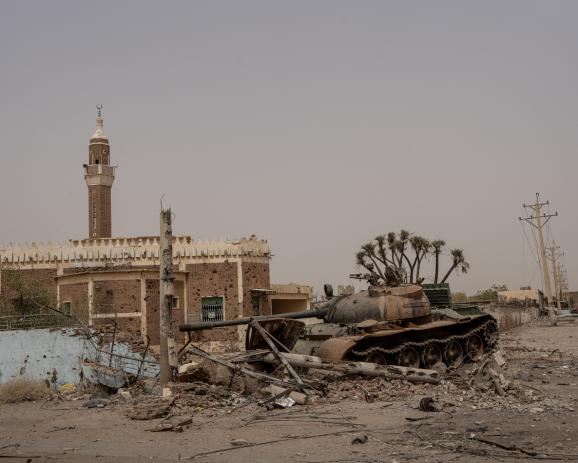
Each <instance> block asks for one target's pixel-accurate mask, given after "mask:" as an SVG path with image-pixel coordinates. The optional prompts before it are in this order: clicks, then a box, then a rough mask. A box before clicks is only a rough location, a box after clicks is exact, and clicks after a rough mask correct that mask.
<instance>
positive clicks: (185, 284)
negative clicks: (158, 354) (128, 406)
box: [0, 108, 310, 350]
mask: <svg viewBox="0 0 578 463" xmlns="http://www.w3.org/2000/svg"><path fill="white" fill-rule="evenodd" d="M103 125H104V124H103V118H102V115H101V113H100V108H99V112H98V116H97V119H96V131H95V133H94V135H93V136H92V137H91V139H90V143H89V148H88V158H89V159H88V164H85V165H84V177H85V180H86V184H87V187H88V230H89V238H88V239H82V240H71V241H68V242H66V243H61V244H47V243H32V244H27V245H12V244H11V245H7V246H1V245H0V294H4V295H6V294H7V293H8V294H9V293H10V292H11V291H14V289H13V288H10V287H8V286H7V282H6V278H4V279H3V278H2V275H3V274H4V275H5V274H6V272H10V271H18V272H20V274H21V275H23V276H24V278H26V279H27V280H31V281H32V280H33V281H35V282H37V283H39V284H41V285H42V286H43V287H44V288H45V289H46V290H47V291H48V294H49V295H50V297H51V299H52V300H53V302H54V304H55V305H56V306H57V307H59V308H60V310H62V311H65V312H69V313H71V314H73V315H75V316H77V317H78V318H80V319H81V320H84V321H85V322H86V323H87V324H89V325H90V326H93V327H95V328H98V327H103V326H107V325H109V326H110V325H114V324H116V326H117V328H118V329H119V330H122V331H125V332H129V333H133V334H135V335H137V336H139V337H141V338H142V339H143V340H146V339H150V342H151V344H152V345H155V344H158V342H159V299H160V296H159V240H158V237H156V236H149V237H138V236H136V237H112V220H111V217H112V210H111V209H112V191H111V190H112V185H113V182H114V179H115V177H116V166H113V165H111V164H110V161H111V157H110V144H109V140H108V137H107V136H106V135H105V134H104V129H103ZM173 259H174V266H175V279H176V280H175V292H176V297H177V300H176V307H175V313H174V320H175V324H177V325H178V324H180V323H183V322H195V321H216V320H223V319H234V318H238V317H243V316H245V317H246V316H252V315H269V314H271V313H280V312H285V311H287V312H290V311H296V310H305V309H307V308H308V307H309V296H310V287H308V286H301V285H274V286H272V285H271V283H270V276H269V261H270V259H271V252H270V249H269V246H268V244H267V242H266V241H264V240H259V239H257V238H256V237H255V236H250V237H248V238H243V239H240V240H236V241H199V240H195V239H193V238H191V237H190V236H177V237H174V238H173ZM243 334H244V329H243V328H241V327H239V328H221V329H219V330H215V331H211V332H203V333H200V334H195V338H196V339H197V340H198V342H200V343H201V344H203V345H204V347H205V348H208V349H213V350H222V349H225V348H228V347H231V348H236V347H238V345H239V343H240V342H242V341H243ZM181 338H182V337H181Z"/></svg>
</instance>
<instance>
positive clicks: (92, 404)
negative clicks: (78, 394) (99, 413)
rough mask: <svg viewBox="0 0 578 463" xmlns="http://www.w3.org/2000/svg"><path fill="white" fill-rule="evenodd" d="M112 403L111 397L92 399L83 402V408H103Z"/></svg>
mask: <svg viewBox="0 0 578 463" xmlns="http://www.w3.org/2000/svg"><path fill="white" fill-rule="evenodd" d="M108 404H110V399H90V400H87V401H86V402H84V403H83V404H82V406H83V408H103V407H106V406H107V405H108Z"/></svg>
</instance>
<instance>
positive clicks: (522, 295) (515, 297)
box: [498, 288, 545, 308]
mask: <svg viewBox="0 0 578 463" xmlns="http://www.w3.org/2000/svg"><path fill="white" fill-rule="evenodd" d="M498 299H499V300H500V301H503V302H507V303H517V304H519V305H524V306H528V307H539V308H543V307H544V301H545V300H544V294H543V293H542V291H540V290H539V289H531V288H521V289H512V290H508V291H498Z"/></svg>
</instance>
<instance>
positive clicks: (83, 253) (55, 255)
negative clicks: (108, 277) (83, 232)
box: [0, 235, 271, 268]
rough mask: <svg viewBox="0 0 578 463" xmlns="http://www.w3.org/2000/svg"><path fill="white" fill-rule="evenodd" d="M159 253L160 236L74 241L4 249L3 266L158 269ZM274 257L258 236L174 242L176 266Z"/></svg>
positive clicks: (183, 238) (0, 257) (0, 252)
mask: <svg viewBox="0 0 578 463" xmlns="http://www.w3.org/2000/svg"><path fill="white" fill-rule="evenodd" d="M159 249H160V248H159V239H158V237H156V236H153V237H130V238H101V239H94V240H70V241H67V242H65V243H25V244H12V243H9V244H5V245H0V264H2V265H12V266H14V265H15V266H18V267H20V268H27V267H34V268H53V267H58V266H65V267H82V266H94V265H104V264H105V263H107V264H109V263H113V264H128V265H130V264H133V263H134V264H135V265H158V263H159ZM270 253H271V251H270V249H269V245H268V244H267V241H265V240H259V239H257V238H256V237H255V236H254V235H252V236H250V237H249V238H242V239H240V240H230V241H227V240H220V241H210V240H207V241H199V240H193V239H192V238H191V237H190V236H175V237H174V238H173V259H174V260H175V263H176V264H187V263H193V262H199V261H201V262H203V261H207V262H211V261H222V260H225V259H231V260H235V259H238V258H248V259H251V258H257V259H263V258H264V259H268V258H269V256H270Z"/></svg>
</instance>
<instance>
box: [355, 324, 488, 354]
mask: <svg viewBox="0 0 578 463" xmlns="http://www.w3.org/2000/svg"><path fill="white" fill-rule="evenodd" d="M475 334H477V335H479V336H481V337H482V339H483V341H484V351H486V352H489V351H492V350H493V349H494V347H495V346H496V344H497V342H498V324H497V323H496V321H495V320H486V321H485V322H484V323H483V324H481V325H480V326H478V327H477V328H475V329H472V330H470V331H468V332H467V333H464V334H459V335H458V334H454V335H450V336H447V337H443V338H437V339H436V338H431V339H428V340H427V341H422V342H415V341H408V342H404V343H402V344H400V345H399V346H397V347H394V348H391V349H386V348H384V347H380V346H375V347H370V348H369V349H366V350H363V351H357V350H354V349H351V350H350V351H349V352H350V353H351V354H353V355H355V356H356V357H359V358H361V359H363V358H368V357H370V356H371V355H372V354H374V353H380V354H383V355H393V356H396V355H399V354H400V353H401V352H402V351H403V350H404V349H405V348H407V347H413V348H414V349H419V350H422V349H424V348H425V347H426V346H430V345H438V346H444V345H446V344H448V343H449V342H451V341H458V342H464V341H466V339H468V338H469V337H470V336H472V335H475Z"/></svg>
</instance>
